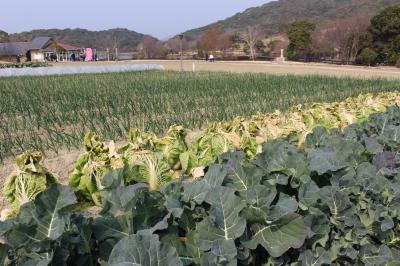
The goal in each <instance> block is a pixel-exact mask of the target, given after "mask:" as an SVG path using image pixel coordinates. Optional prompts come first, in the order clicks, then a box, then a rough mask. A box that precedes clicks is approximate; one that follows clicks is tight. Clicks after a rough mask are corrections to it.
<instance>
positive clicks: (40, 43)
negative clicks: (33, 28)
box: [0, 37, 83, 62]
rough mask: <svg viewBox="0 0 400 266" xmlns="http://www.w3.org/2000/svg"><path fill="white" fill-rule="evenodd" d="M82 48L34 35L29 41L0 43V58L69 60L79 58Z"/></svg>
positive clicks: (12, 60) (22, 60) (13, 60)
mask: <svg viewBox="0 0 400 266" xmlns="http://www.w3.org/2000/svg"><path fill="white" fill-rule="evenodd" d="M82 53H83V48H81V47H77V46H73V45H69V44H64V43H60V42H57V41H55V40H54V39H53V38H50V37H36V38H34V39H33V40H32V41H30V42H9V43H0V60H1V61H10V62H18V61H19V62H24V61H33V62H43V61H56V60H57V61H69V60H71V57H72V55H74V56H73V58H79V56H80V55H81V54H82Z"/></svg>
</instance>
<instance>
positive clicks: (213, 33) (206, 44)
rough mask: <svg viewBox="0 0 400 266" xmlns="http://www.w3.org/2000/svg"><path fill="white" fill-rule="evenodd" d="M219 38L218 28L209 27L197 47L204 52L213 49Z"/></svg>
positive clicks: (215, 47)
mask: <svg viewBox="0 0 400 266" xmlns="http://www.w3.org/2000/svg"><path fill="white" fill-rule="evenodd" d="M218 39H219V30H218V29H217V28H216V27H212V28H210V29H209V30H208V31H207V32H206V33H205V34H204V35H203V36H202V37H201V39H200V42H199V45H198V46H199V49H201V50H203V51H205V52H206V53H209V52H212V51H215V50H216V49H217V44H218Z"/></svg>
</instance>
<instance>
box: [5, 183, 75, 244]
mask: <svg viewBox="0 0 400 266" xmlns="http://www.w3.org/2000/svg"><path fill="white" fill-rule="evenodd" d="M75 203H77V201H76V197H75V195H74V191H73V190H72V189H71V188H69V187H65V186H61V185H52V186H50V187H49V188H48V189H47V190H45V191H44V192H42V193H40V194H39V195H38V197H37V198H36V199H35V200H34V201H33V202H30V203H28V204H26V205H24V206H23V208H22V209H21V211H20V214H19V216H18V219H17V221H18V227H17V228H14V230H12V231H11V233H10V235H9V241H10V242H11V243H13V245H16V246H18V245H20V244H22V243H21V241H24V242H25V241H27V242H25V243H26V244H28V243H29V242H30V241H33V242H39V241H43V240H46V239H51V240H55V239H57V238H59V237H60V236H61V235H62V234H63V233H64V231H65V230H66V226H67V224H68V223H69V216H70V211H71V207H73V205H74V204H75Z"/></svg>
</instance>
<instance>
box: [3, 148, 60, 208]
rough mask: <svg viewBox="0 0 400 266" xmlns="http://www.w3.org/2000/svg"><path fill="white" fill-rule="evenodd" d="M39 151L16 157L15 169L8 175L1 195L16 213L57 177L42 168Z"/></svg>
mask: <svg viewBox="0 0 400 266" xmlns="http://www.w3.org/2000/svg"><path fill="white" fill-rule="evenodd" d="M41 160H42V154H41V153H40V152H33V153H30V152H26V153H24V154H22V155H20V156H18V157H17V158H16V169H15V171H14V172H13V173H12V174H11V175H10V176H9V177H8V179H7V181H6V184H5V186H4V191H3V195H4V198H5V199H6V201H7V202H8V203H9V204H11V206H12V209H13V212H14V213H18V212H19V209H20V207H21V205H23V204H25V203H27V202H30V201H32V200H33V199H35V197H36V196H37V195H38V194H39V193H40V192H42V191H44V190H45V189H46V188H47V187H48V186H50V185H51V184H53V183H57V182H58V181H57V179H56V178H55V177H54V176H53V175H52V174H51V173H49V172H48V170H47V169H46V168H44V167H43V166H42V165H41V164H40V161H41Z"/></svg>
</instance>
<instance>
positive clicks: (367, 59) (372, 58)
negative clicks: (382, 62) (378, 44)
mask: <svg viewBox="0 0 400 266" xmlns="http://www.w3.org/2000/svg"><path fill="white" fill-rule="evenodd" d="M377 57H378V54H377V53H376V52H375V51H374V50H371V49H370V48H365V49H363V50H362V51H361V53H360V54H359V55H358V56H357V60H356V62H357V64H360V65H364V66H373V65H375V63H376V59H377Z"/></svg>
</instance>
